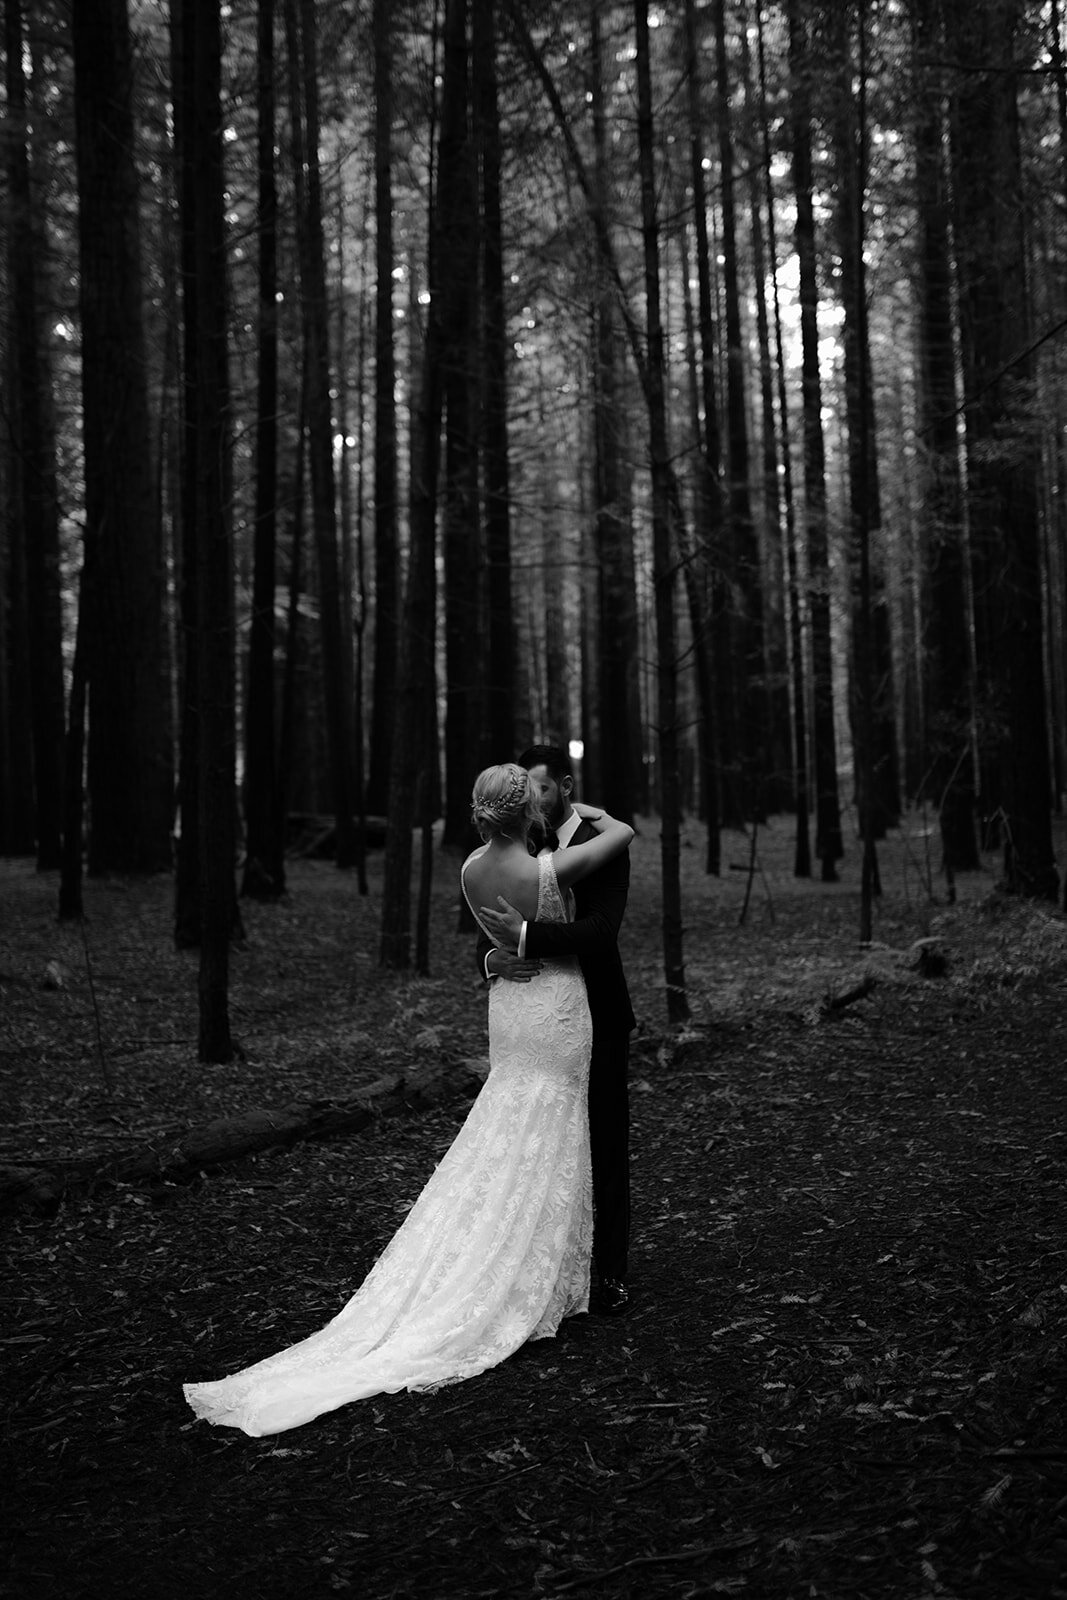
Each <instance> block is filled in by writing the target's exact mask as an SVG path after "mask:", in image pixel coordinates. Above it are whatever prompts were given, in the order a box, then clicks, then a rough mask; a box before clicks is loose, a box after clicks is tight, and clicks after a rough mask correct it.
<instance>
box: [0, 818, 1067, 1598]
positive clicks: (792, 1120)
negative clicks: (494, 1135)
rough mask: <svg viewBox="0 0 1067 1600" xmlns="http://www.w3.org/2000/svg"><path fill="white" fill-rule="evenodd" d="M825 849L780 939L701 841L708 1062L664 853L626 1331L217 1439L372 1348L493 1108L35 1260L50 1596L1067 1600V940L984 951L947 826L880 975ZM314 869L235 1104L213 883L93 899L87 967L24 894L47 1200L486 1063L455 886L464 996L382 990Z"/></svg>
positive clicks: (1010, 925)
mask: <svg viewBox="0 0 1067 1600" xmlns="http://www.w3.org/2000/svg"><path fill="white" fill-rule="evenodd" d="M791 831H792V830H791V828H790V827H789V826H788V825H787V824H786V823H784V822H782V823H779V824H776V825H775V826H774V827H772V828H771V829H769V830H767V831H766V832H765V833H764V834H762V836H761V838H760V840H759V841H758V843H759V861H758V871H757V874H756V876H755V878H754V880H753V881H752V884H751V896H750V900H749V904H748V909H747V913H746V916H745V920H744V922H743V923H742V922H741V920H740V917H741V909H742V906H743V904H744V900H745V894H746V890H747V888H748V884H747V877H746V871H745V870H744V869H745V868H747V865H748V859H749V855H748V841H746V840H745V839H743V838H742V837H740V836H739V835H729V836H726V838H725V840H724V844H725V851H724V855H725V862H726V868H727V870H724V873H723V876H722V877H721V878H720V879H709V878H706V877H705V876H704V875H703V873H702V871H701V870H700V869H701V865H702V855H701V851H702V840H701V837H700V834H699V830H697V829H696V828H695V827H694V828H693V829H692V830H691V831H690V833H689V834H688V836H687V839H686V845H685V855H684V861H685V869H684V904H685V918H686V957H687V975H688V982H689V987H690V999H691V1003H692V1007H693V1019H692V1022H691V1024H690V1025H689V1026H688V1027H687V1028H686V1029H684V1030H682V1031H681V1032H680V1033H675V1034H672V1033H670V1032H669V1031H668V1029H667V1026H666V1010H665V1005H664V1000H663V994H662V987H661V977H660V973H661V965H662V963H661V947H660V934H659V928H658V916H659V904H658V894H657V876H658V855H659V851H658V836H657V830H656V827H655V825H654V824H649V825H647V826H646V827H645V828H644V829H643V830H642V833H641V835H640V837H639V838H638V840H637V841H636V843H635V847H634V851H633V860H634V877H633V889H632V894H631V902H630V909H629V913H628V917H627V924H626V929H625V939H624V953H625V958H626V962H627V967H628V971H629V973H630V977H631V980H632V987H633V990H634V994H635V1001H636V1009H637V1011H638V1015H639V1018H640V1022H641V1027H640V1031H639V1033H638V1035H637V1036H636V1039H635V1049H634V1060H633V1070H632V1090H633V1122H634V1131H633V1153H634V1186H635V1239H634V1257H633V1273H632V1276H633V1283H634V1294H635V1303H634V1308H633V1310H632V1311H631V1313H630V1314H629V1315H628V1316H627V1317H626V1318H625V1319H620V1320H607V1319H601V1318H597V1317H583V1318H576V1319H573V1320H572V1321H571V1322H570V1323H568V1324H567V1325H565V1328H564V1331H563V1333H562V1334H561V1336H560V1338H559V1339H558V1340H555V1341H548V1342H545V1343H541V1344H536V1345H532V1346H528V1347H526V1349H524V1350H523V1351H522V1352H520V1354H519V1355H518V1356H517V1357H515V1358H514V1359H513V1360H511V1361H509V1362H507V1363H505V1364H504V1365H503V1366H502V1367H500V1368H497V1369H496V1370H495V1371H493V1372H490V1373H487V1374H485V1375H483V1376H482V1377H481V1378H478V1379H476V1380H473V1381H471V1382H470V1383H467V1384H464V1385H459V1386H456V1387H452V1388H446V1389H444V1390H442V1391H439V1392H438V1393H436V1394H432V1395H425V1394H423V1395H410V1394H403V1395H397V1396H391V1397H383V1398H381V1399H378V1400H370V1401H366V1402H362V1403H360V1404H358V1405H356V1406H350V1407H347V1408H345V1409H343V1410H342V1411H340V1412H338V1413H336V1414H334V1415H332V1416H329V1417H326V1418H323V1419H320V1421H318V1422H316V1423H313V1424H311V1425H310V1426H308V1427H307V1428H303V1429H299V1430H296V1431H294V1432H292V1433H290V1434H285V1435H282V1436H280V1437H278V1438H276V1439H273V1440H269V1439H268V1440H249V1439H246V1438H245V1437H244V1436H243V1435H232V1434H229V1433H228V1432H222V1431H215V1430H212V1429H210V1428H208V1427H207V1426H205V1425H204V1424H202V1423H193V1422H192V1421H191V1420H190V1418H189V1413H188V1412H187V1411H186V1409H185V1407H184V1403H183V1402H182V1400H181V1395H180V1383H181V1382H182V1381H183V1380H185V1379H198V1378H206V1377H214V1376H218V1375H221V1374H222V1373H223V1372H226V1371H230V1370H232V1369H234V1368H235V1367H237V1366H239V1365H242V1364H244V1363H245V1362H247V1361H249V1360H252V1359H255V1358H257V1357H259V1356H262V1355H264V1354H267V1353H269V1352H270V1351H272V1350H274V1349H277V1348H280V1347H281V1346H282V1345H283V1344H287V1343H289V1342H291V1341H292V1340H294V1339H296V1338H299V1337H301V1336H302V1335H303V1334H305V1333H307V1332H310V1331H311V1330H312V1329H313V1328H315V1327H316V1326H318V1325H320V1324H321V1323H322V1322H323V1321H325V1320H326V1319H327V1318H328V1317H329V1316H331V1315H332V1314H333V1313H334V1312H335V1311H336V1310H337V1309H338V1307H339V1306H340V1304H342V1303H343V1301H344V1300H345V1298H346V1297H347V1295H348V1294H349V1293H350V1292H351V1291H352V1289H353V1288H354V1287H356V1285H357V1284H358V1282H359V1281H360V1279H361V1278H362V1276H363V1275H364V1273H365V1272H366V1270H367V1268H368V1267H369V1266H370V1264H371V1262H372V1261H373V1259H374V1257H375V1255H376V1254H377V1253H378V1251H379V1250H380V1249H381V1247H382V1245H383V1244H384V1243H385V1242H386V1240H387V1239H388V1238H389V1236H390V1235H391V1233H392V1232H393V1230H394V1229H395V1227H396V1225H397V1223H398V1221H399V1220H400V1218H401V1217H402V1216H403V1214H404V1212H405V1210H406V1209H407V1207H408V1205H409V1204H410V1202H411V1201H412V1199H413V1198H414V1197H415V1195H416V1194H417V1193H418V1191H419V1189H420V1188H421V1186H422V1184H423V1183H424V1181H425V1179H426V1177H427V1175H428V1173H429V1171H430V1170H431V1169H432V1167H433V1164H434V1162H435V1161H436V1160H437V1159H438V1158H439V1157H440V1155H441V1153H442V1152H443V1150H444V1149H445V1148H446V1146H447V1144H448V1142H449V1140H450V1138H451V1137H452V1134H453V1132H454V1130H455V1128H456V1126H457V1125H458V1122H459V1121H460V1119H461V1118H462V1116H463V1114H464V1111H465V1108H466V1103H467V1101H466V1100H465V1099H464V1098H462V1097H459V1098H456V1099H453V1100H450V1101H447V1102H445V1103H442V1104H439V1105H437V1106H435V1107H434V1108H433V1109H431V1110H429V1111H428V1112H425V1113H423V1114H421V1115H410V1116H393V1117H390V1118H389V1119H387V1120H385V1119H383V1120H382V1121H380V1122H378V1123H376V1124H375V1125H373V1126H372V1127H371V1128H370V1129H369V1130H367V1131H366V1132H364V1133H362V1134H360V1135H359V1136H357V1137H349V1138H344V1139H338V1140H334V1141H328V1142H320V1143H303V1144H297V1145H295V1146H293V1147H292V1148H290V1149H286V1150H277V1151H273V1152H268V1153H264V1154H261V1155H258V1156H256V1157H254V1158H251V1159H244V1160H242V1161H240V1162H237V1163H234V1164H232V1165H229V1166H226V1167H222V1168H220V1169H218V1170H216V1171H214V1172H212V1173H210V1174H208V1175H203V1176H200V1177H198V1178H197V1179H195V1181H192V1182H184V1183H165V1182H157V1183H153V1184H144V1185H138V1184H108V1183H101V1184H98V1185H96V1186H95V1187H91V1188H87V1189H86V1190H85V1191H84V1192H79V1193H72V1194H71V1196H70V1197H69V1198H68V1199H67V1200H66V1201H64V1202H63V1203H62V1204H61V1205H59V1207H58V1209H56V1208H53V1209H52V1212H51V1214H47V1213H41V1212H39V1211H35V1210H32V1209H30V1210H28V1209H23V1210H19V1211H16V1212H14V1213H13V1214H12V1215H10V1216H9V1217H7V1218H6V1219H5V1220H4V1223H3V1228H4V1233H3V1242H2V1252H3V1260H2V1263H0V1266H2V1270H3V1282H2V1287H0V1295H2V1296H3V1299H4V1301H5V1316H4V1320H3V1326H2V1329H0V1344H2V1346H3V1369H2V1371H3V1376H2V1378H0V1404H2V1408H3V1425H4V1455H5V1457H6V1461H5V1462H4V1463H3V1464H2V1471H0V1481H2V1482H3V1484H4V1489H3V1496H4V1500H5V1502H6V1504H5V1505H4V1507H3V1509H2V1526H3V1529H4V1532H3V1534H2V1535H0V1537H2V1539H3V1543H4V1546H5V1558H6V1563H7V1568H6V1570H7V1576H6V1583H5V1588H4V1592H5V1593H6V1594H9V1595H10V1596H12V1600H31V1597H33V1600H36V1597H38V1596H42V1597H43V1596H56V1595H62V1596H75V1597H83V1596H84V1597H86V1600H88V1597H94V1600H95V1597H97V1596H102V1595H107V1596H109V1597H115V1600H125V1597H130V1600H140V1597H142V1596H144V1597H148V1596H153V1597H156V1596H158V1597H161V1600H170V1597H171V1596H173V1597H178V1596H181V1597H182V1600H208V1597H212V1600H213V1597H215V1596H217V1595H219V1594H220V1593H224V1592H225V1593H228V1594H229V1595H231V1596H233V1597H235V1600H241V1597H243V1596H249V1597H260V1596H262V1597H264V1600H287V1597H290V1596H305V1595H309V1596H317V1595H332V1594H344V1593H351V1594H358V1595H361V1596H366V1597H371V1600H379V1597H381V1600H385V1597H391V1596H407V1595H416V1594H417V1595H420V1596H421V1595H426V1596H437V1595H446V1596H472V1597H473V1596H486V1597H488V1596H505V1595H529V1596H545V1597H553V1596H561V1597H562V1596H565V1595H566V1596H569V1595H577V1596H581V1595H590V1596H593V1595H596V1596H600V1595H610V1596H618V1597H631V1596H632V1597H635V1600H636V1597H637V1596H649V1595H653V1596H661V1595H662V1596H670V1597H679V1600H681V1597H696V1596H701V1595H717V1594H740V1595H751V1596H753V1597H755V1600H763V1597H766V1600H807V1597H823V1600H846V1597H847V1600H926V1597H934V1596H949V1597H952V1596H956V1597H959V1600H970V1597H972V1596H974V1597H985V1596H989V1597H990V1600H1022V1597H1031V1596H1032V1597H1035V1600H1038V1597H1040V1600H1045V1597H1048V1600H1058V1597H1067V1583H1065V1581H1064V1579H1063V1576H1062V1574H1063V1573H1064V1572H1065V1571H1067V1444H1065V1440H1067V1426H1065V1423H1067V1416H1065V1411H1067V1404H1065V1401H1067V1384H1065V1381H1064V1380H1065V1376H1067V1374H1065V1370H1064V1369H1065V1359H1064V1350H1065V1348H1067V1345H1065V1334H1067V1230H1065V1227H1064V1221H1065V1215H1064V1214H1065V1210H1067V1202H1065V1198H1064V1182H1063V1179H1064V1165H1065V1161H1064V1158H1065V1155H1067V1123H1065V1119H1064V1102H1065V1098H1067V1095H1065V1088H1064V1071H1063V1063H1064V1059H1065V1055H1067V1017H1065V1014H1064V1005H1063V996H1064V977H1065V974H1067V920H1065V919H1064V917H1063V916H1062V915H1061V914H1059V913H1057V912H1056V911H1055V910H1054V909H1053V908H1051V907H1042V906H1027V905H1023V904H1019V903H1017V902H1013V901H1010V900H1008V899H1007V898H1006V897H1004V896H1003V895H1001V894H999V893H998V892H997V891H996V888H995V882H994V879H995V861H994V860H993V858H990V859H989V862H988V865H987V870H985V871H984V872H982V873H979V874H974V875H970V876H968V877H967V878H965V879H962V880H961V881H960V883H959V885H958V889H959V900H958V903H957V904H956V905H954V906H948V905H947V904H945V903H944V901H945V895H944V885H943V881H942V880H941V879H940V878H939V876H938V873H937V860H936V837H935V836H934V835H932V834H930V833H928V832H927V831H926V830H925V829H924V828H923V826H922V825H921V824H920V822H919V821H918V820H916V821H914V822H913V823H912V825H911V826H910V827H909V829H907V830H902V831H900V832H899V833H895V834H894V835H892V836H891V838H890V839H889V840H887V841H886V842H885V843H884V844H883V845H882V846H881V847H880V861H881V871H882V883H883V890H884V893H883V896H882V899H881V901H880V903H879V906H878V908H877V911H876V918H875V944H874V946H873V947H872V948H871V949H870V950H860V949H859V947H858V942H857V940H858V924H859V907H858V870H859V861H858V855H859V852H858V849H857V848H856V847H855V845H852V847H851V848H850V851H849V857H848V859H847V860H846V862H845V863H844V864H843V870H842V881H841V882H840V883H839V884H837V885H822V884H818V883H804V884H801V883H797V882H796V881H795V880H794V879H793V878H792V876H791V872H790V866H791V860H790V856H791ZM1060 856H1061V860H1063V859H1065V856H1067V852H1065V851H1063V850H1061V852H1060ZM290 867H291V875H290V892H289V894H288V896H287V897H286V899H285V900H284V901H283V902H282V903H281V904H280V905H276V906H260V905H255V904H249V905H246V906H245V907H244V915H245V921H246V931H247V939H246V941H245V943H244V945H243V946H242V947H240V948H238V949H236V950H235V952H234V960H233V992H232V1002H233V1026H234V1032H235V1035H236V1036H237V1038H238V1039H239V1041H240V1044H241V1047H242V1052H243V1054H242V1058H241V1059H239V1060H238V1061H235V1062H234V1063H232V1064H230V1065H227V1066H224V1067H220V1066H205V1065H202V1064H199V1063H197V1061H196V1059H195V1055H196V1050H195V1034H196V958H195V955H190V954H188V953H176V952H175V951H174V950H173V949H172V948H171V941H170V918H171V898H170V897H171V885H170V884H169V882H168V881H166V880H164V879H160V880H157V881H152V882H148V883H139V884H132V883H126V882H93V883H90V884H88V885H87V894H86V899H87V913H88V917H87V922H86V924H85V926H84V928H78V927H62V928H61V927H60V926H59V925H58V924H57V923H56V921H55V898H56V884H55V881H54V880H53V879H51V878H49V877H38V876H37V875H36V874H34V873H33V871H32V864H30V863H27V862H21V861H14V862H13V861H5V862H0V916H2V925H0V990H2V1000H0V1005H2V1010H0V1023H2V1028H3V1036H2V1060H0V1094H2V1097H3V1104H4V1113H5V1114H4V1126H3V1130H2V1145H0V1163H7V1164H14V1165H17V1164H20V1163H26V1162H30V1163H33V1162H40V1163H47V1162H54V1161H62V1160H63V1159H64V1158H67V1157H71V1156H73V1155H83V1154H84V1153H85V1152H86V1151H92V1152H97V1153H99V1154H100V1155H101V1156H107V1155H108V1154H109V1153H111V1152H114V1151H116V1150H119V1149H121V1148H124V1147H126V1146H127V1145H129V1144H131V1143H143V1142H144V1141H145V1140H146V1139H148V1140H152V1139H158V1140H160V1141H165V1140H166V1139H168V1138H170V1137H172V1136H173V1135H175V1134H176V1133H180V1132H181V1131H182V1130H184V1129H186V1128H188V1127H190V1126H192V1125H196V1124H198V1123H201V1122H204V1121H207V1120H210V1119H212V1118H215V1117H219V1116H222V1115H229V1114H234V1113H238V1112H242V1111H246V1110H249V1109H252V1108H256V1107H271V1106H276V1105H280V1104H284V1103H287V1102H289V1101H291V1100H293V1099H294V1098H301V1097H307V1098H312V1099H314V1098H320V1099H326V1100H329V1099H336V1098H344V1097H347V1096H350V1095H352V1094H353V1093H354V1092H356V1091H357V1090H359V1089H360V1088H361V1087H365V1086H366V1085H368V1084H370V1083H371V1082H373V1081H375V1080H378V1079H380V1078H382V1077H383V1076H389V1075H395V1074H400V1073H404V1072H409V1071H410V1070H411V1069H412V1067H413V1066H423V1065H425V1064H427V1063H437V1064H438V1065H439V1067H440V1068H441V1070H442V1072H443V1073H444V1074H445V1076H446V1078H447V1074H448V1072H449V1070H450V1068H451V1067H452V1066H457V1067H458V1066H459V1065H460V1064H462V1063H468V1062H470V1061H472V1060H475V1061H476V1060H479V1059H481V1058H482V1057H483V1056H484V1052H485V1001H484V994H483V992H482V989H481V985H480V983H479V980H478V976H477V973H476V970H475V966H474V962H473V954H472V946H473V940H472V937H471V936H470V935H469V934H468V933H465V932H462V933H461V932H459V931H458V924H457V902H456V889H455V878H456V870H455V868H456V864H455V862H454V861H450V860H448V859H447V858H440V859H439V861H438V863H437V872H436V879H437V886H436V890H435V912H434V916H435V923H434V935H433V944H432V960H433V970H432V974H431V976H430V977H428V978H417V977H414V976H397V975H389V974H383V973H381V972H380V971H379V970H378V967H377V924H378V917H379V912H380V902H379V898H378V893H379V889H380V881H381V878H380V874H381V861H380V857H374V858H372V860H371V863H370V889H371V892H370V894H369V895H368V896H367V897H366V899H361V898H360V897H359V896H358V894H357V892H356V886H355V883H354V882H353V881H352V880H351V879H350V878H348V877H346V876H345V875H343V874H340V873H338V872H336V870H335V869H334V868H333V867H332V866H331V865H329V864H328V863H323V862H294V863H291V864H290ZM734 868H737V869H739V870H733V869H734ZM922 941H934V942H933V943H929V942H925V943H924V942H922ZM924 953H925V954H924ZM927 974H930V975H927Z"/></svg>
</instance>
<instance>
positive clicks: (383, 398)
mask: <svg viewBox="0 0 1067 1600" xmlns="http://www.w3.org/2000/svg"><path fill="white" fill-rule="evenodd" d="M391 18H392V8H391V7H390V4H389V0H374V14H373V23H372V26H373V34H374V216H375V234H374V250H375V283H376V296H375V322H374V374H375V376H374V600H375V609H374V675H373V687H374V700H373V708H372V713H371V727H370V767H369V771H368V776H367V807H368V809H369V810H371V811H374V812H377V813H382V812H384V811H385V808H386V803H387V796H388V789H389V771H390V756H391V746H392V727H393V706H394V703H395V701H394V695H395V684H396V656H397V607H398V602H399V584H400V563H399V555H398V547H397V493H398V491H397V466H396V350H395V345H394V334H393V268H394V266H395V261H394V257H393V156H392V141H393V71H392V21H391Z"/></svg>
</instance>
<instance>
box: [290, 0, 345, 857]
mask: <svg viewBox="0 0 1067 1600" xmlns="http://www.w3.org/2000/svg"><path fill="white" fill-rule="evenodd" d="M315 11H316V8H315V0H299V12H297V9H296V0H286V32H287V41H288V47H289V54H290V71H291V74H292V76H291V79H290V81H291V82H293V80H294V79H295V82H294V91H295V92H294V94H293V95H292V96H291V101H292V104H291V108H290V109H291V112H292V113H293V115H292V122H293V131H294V138H295V139H296V140H299V141H300V142H301V143H302V147H303V148H302V161H301V162H300V165H301V166H302V168H303V171H304V172H305V174H306V182H305V183H304V184H303V185H301V186H300V187H299V188H298V201H301V202H302V204H300V206H299V215H298V218H297V235H298V252H299V259H300V288H301V311H302V319H303V334H304V341H305V344H306V346H307V352H308V371H307V381H308V395H307V404H308V437H307V450H308V469H309V473H308V476H309V479H310V486H311V520H312V527H313V533H314V542H315V553H316V556H317V565H318V579H319V619H320V627H321V635H322V665H323V676H324V680H325V681H324V685H323V691H324V693H323V699H324V703H325V710H326V734H327V743H328V748H329V753H330V776H331V784H332V789H333V805H334V822H335V829H336V840H337V865H338V866H339V867H342V868H349V867H351V866H352V865H353V862H354V861H355V855H356V841H355V804H354V797H353V793H352V750H351V741H352V717H351V704H352V651H351V641H350V640H348V639H346V638H345V637H344V633H343V629H342V622H341V615H342V605H341V585H340V571H339V557H338V533H337V496H336V479H335V474H334V465H333V438H334V428H333V411H332V404H331V395H330V388H331V379H330V346H329V316H328V304H327V295H326V241H325V233H324V224H323V204H322V175H321V167H320V160H319V143H320V141H319V73H318V45H317V38H318V35H317V22H316V14H315ZM297 104H299V107H300V113H301V115H300V116H299V117H298V116H297V115H296V114H295V106H296V105H297ZM301 120H302V121H303V133H302V136H301V133H300V131H299V130H300V122H301ZM294 153H295V152H294Z"/></svg>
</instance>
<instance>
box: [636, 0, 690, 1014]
mask: <svg viewBox="0 0 1067 1600" xmlns="http://www.w3.org/2000/svg"><path fill="white" fill-rule="evenodd" d="M634 27H635V35H636V45H637V138H638V161H639V167H640V174H641V234H642V240H643V245H644V264H645V315H646V322H647V335H648V369H647V371H648V401H649V448H650V457H651V470H652V546H653V555H652V561H653V583H654V585H655V594H656V649H657V656H658V660H657V670H656V683H657V711H658V717H659V781H660V806H661V812H660V816H661V833H660V860H661V867H662V874H663V969H664V979H665V983H666V989H667V1016H668V1018H669V1020H670V1021H671V1022H672V1023H682V1022H685V1021H686V1020H687V1018H688V1017H689V1001H688V998H687V996H686V991H685V962H684V958H683V949H682V895H681V879H680V858H681V781H680V775H679V767H678V712H677V673H678V660H677V639H676V624H675V616H674V595H675V570H676V564H675V559H674V551H673V549H672V540H671V483H670V475H669V446H668V441H667V416H666V404H665V397H664V358H663V325H662V322H661V320H660V269H659V222H658V217H657V211H656V174H655V166H654V158H653V149H654V145H653V121H652V74H651V63H650V58H649V37H648V35H649V28H648V0H634Z"/></svg>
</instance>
